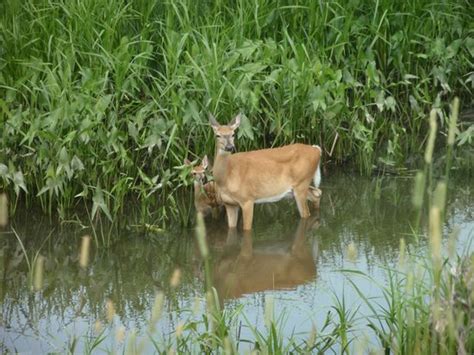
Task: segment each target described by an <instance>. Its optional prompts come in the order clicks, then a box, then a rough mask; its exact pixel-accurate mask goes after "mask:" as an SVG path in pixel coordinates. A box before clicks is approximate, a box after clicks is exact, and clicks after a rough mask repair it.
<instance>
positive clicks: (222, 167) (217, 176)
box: [213, 149, 231, 185]
mask: <svg viewBox="0 0 474 355" xmlns="http://www.w3.org/2000/svg"><path fill="white" fill-rule="evenodd" d="M230 156H231V153H230V152H225V151H222V150H220V149H218V150H217V152H216V157H215V159H214V168H213V174H214V181H215V182H216V184H217V185H222V184H223V183H224V181H225V178H226V174H227V167H228V165H229V157H230Z"/></svg>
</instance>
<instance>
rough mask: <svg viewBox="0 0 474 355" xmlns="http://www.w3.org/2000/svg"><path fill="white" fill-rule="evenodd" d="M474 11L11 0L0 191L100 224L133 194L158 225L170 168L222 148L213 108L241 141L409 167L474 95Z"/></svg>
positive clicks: (2, 24) (437, 5) (166, 206)
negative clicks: (83, 213) (237, 125)
mask: <svg viewBox="0 0 474 355" xmlns="http://www.w3.org/2000/svg"><path fill="white" fill-rule="evenodd" d="M473 12H474V9H473V6H472V4H471V2H469V1H467V0H461V1H443V2H432V1H428V0H420V1H416V2H403V1H389V0H361V1H349V2H344V3H343V2H338V1H325V2H317V1H313V2H305V1H287V0H273V1H263V0H258V1H253V0H238V1H234V2H230V3H229V2H224V1H216V2H199V3H196V2H193V1H190V0H178V1H141V0H133V1H125V0H114V1H104V0H99V1H90V0H87V1H65V0H59V1H54V2H51V1H48V0H27V1H23V2H19V1H16V0H5V1H3V2H1V3H0V37H1V40H0V43H1V45H0V51H1V53H2V55H1V56H0V69H1V71H0V72H1V74H0V112H1V114H0V115H1V122H2V130H1V133H0V189H5V190H6V191H7V192H8V193H9V195H10V196H9V197H10V201H12V204H11V208H12V209H15V207H16V201H17V197H18V196H23V197H26V200H27V202H28V203H31V202H36V201H38V202H39V204H40V205H41V206H42V208H43V209H44V210H45V211H47V212H48V213H53V212H54V211H58V212H59V214H60V217H66V216H69V215H71V214H72V213H73V212H72V210H73V209H74V208H75V207H76V206H78V205H84V204H85V205H87V207H88V209H89V210H90V211H92V213H91V219H92V220H96V218H97V216H98V215H101V216H103V217H104V218H105V219H112V216H116V215H117V214H119V213H121V212H123V211H124V209H125V208H126V206H127V205H129V204H126V203H125V202H126V201H129V200H130V199H131V200H132V202H136V203H137V204H138V205H139V208H140V210H141V211H142V212H143V215H144V216H148V218H150V217H149V216H152V217H151V218H152V219H153V220H155V221H156V222H157V223H160V224H163V223H165V222H166V221H169V219H170V218H172V217H178V218H179V216H180V213H179V212H180V209H183V206H180V203H179V201H178V198H177V191H178V190H179V189H180V187H181V186H182V185H183V184H184V181H183V175H182V174H181V171H180V169H175V167H178V166H180V165H181V161H182V159H183V158H184V157H185V156H187V155H189V154H190V152H195V153H198V154H199V155H203V154H204V153H207V154H211V153H212V151H213V148H212V145H213V140H212V134H211V132H210V130H209V127H208V126H207V119H206V117H207V113H208V112H213V113H215V114H217V115H218V117H219V118H222V119H226V118H227V117H231V115H234V114H235V113H236V112H238V111H242V112H244V113H245V116H244V119H243V122H242V129H241V130H240V131H239V146H240V148H239V149H240V150H248V149H253V148H261V147H270V146H277V145H281V144H286V143H290V142H294V141H300V142H311V143H318V144H321V145H322V146H323V147H325V150H326V151H327V152H328V153H331V156H330V157H329V158H328V159H327V160H326V161H328V162H332V163H344V162H354V163H355V164H356V165H357V167H358V170H359V171H361V172H364V173H369V172H370V171H371V170H372V169H373V168H374V166H375V167H380V168H383V169H396V168H398V167H402V166H403V165H404V164H405V162H406V161H407V160H408V159H409V158H410V157H411V156H414V155H416V154H418V153H420V152H421V146H422V142H423V141H424V140H425V138H426V132H427V127H428V126H427V124H426V120H425V119H424V117H425V114H426V112H427V111H428V109H430V108H431V107H434V109H435V110H436V112H437V113H438V115H439V117H440V122H439V123H440V126H441V127H442V129H443V130H446V129H447V127H448V125H447V121H448V116H447V114H446V113H445V112H446V109H447V106H446V105H444V104H443V102H445V101H446V100H449V99H450V98H451V97H453V96H454V95H458V96H459V97H460V98H461V100H462V102H465V103H466V105H471V104H472V97H473V92H472V55H473V45H474V42H473V39H472V29H470V28H471V27H470V25H471V24H472V22H473V16H472V13H473ZM450 142H451V145H453V144H460V142H459V141H456V140H455V141H454V142H453V141H452V139H451V140H450ZM450 159H451V158H450ZM186 215H189V214H188V213H186ZM180 220H182V222H183V223H186V222H188V220H189V218H180ZM146 222H147V223H149V222H150V221H149V220H148V221H146Z"/></svg>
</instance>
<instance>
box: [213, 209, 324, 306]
mask: <svg viewBox="0 0 474 355" xmlns="http://www.w3.org/2000/svg"><path fill="white" fill-rule="evenodd" d="M316 226H319V222H318V219H317V218H316V217H311V218H304V219H301V220H300V221H299V223H298V226H297V228H296V232H295V235H294V237H293V238H292V240H283V241H275V240H268V241H264V242H259V243H254V241H253V238H252V234H251V232H243V236H242V239H241V241H240V248H239V246H238V242H239V236H238V232H237V230H236V228H231V229H229V231H228V236H227V242H226V246H225V247H224V249H223V252H222V254H221V256H220V257H219V258H218V259H217V260H216V261H215V265H214V275H213V276H214V286H215V288H216V289H217V291H218V294H219V297H220V298H221V300H223V299H229V298H237V297H240V296H242V295H243V294H246V293H251V292H258V291H263V290H272V289H286V288H293V287H296V286H298V285H300V284H303V283H305V282H308V281H311V280H313V279H314V278H315V276H316V264H315V262H316V260H317V257H318V242H317V239H315V240H313V241H312V245H310V244H309V243H307V242H306V238H305V236H306V234H307V232H309V231H310V230H311V229H313V228H314V227H316Z"/></svg>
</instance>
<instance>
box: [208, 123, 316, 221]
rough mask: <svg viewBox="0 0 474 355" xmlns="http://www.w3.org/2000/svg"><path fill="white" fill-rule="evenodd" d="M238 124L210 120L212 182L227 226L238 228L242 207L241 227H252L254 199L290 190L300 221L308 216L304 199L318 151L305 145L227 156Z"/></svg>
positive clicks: (311, 178)
mask: <svg viewBox="0 0 474 355" xmlns="http://www.w3.org/2000/svg"><path fill="white" fill-rule="evenodd" d="M239 124H240V116H237V117H236V118H235V119H234V120H233V121H232V122H231V123H230V124H229V125H227V126H221V125H219V124H218V123H217V122H216V121H215V119H213V118H211V125H212V127H213V129H214V133H215V134H216V137H217V142H216V158H215V162H214V171H213V172H214V180H215V182H216V185H217V189H218V192H219V197H220V199H221V200H222V202H223V203H224V204H225V207H226V212H227V219H228V225H229V227H231V228H233V227H236V225H237V218H238V208H239V207H241V208H242V213H243V228H244V230H249V229H251V228H252V220H253V208H254V204H255V202H256V201H257V200H260V199H265V198H271V197H275V196H277V195H281V194H283V193H285V192H287V191H288V190H292V191H293V193H294V196H295V200H296V203H297V206H298V210H299V212H300V216H301V217H302V218H307V217H309V216H310V212H309V209H308V205H307V201H306V198H307V196H308V194H309V192H308V191H309V188H310V184H311V181H312V180H313V177H314V175H315V173H316V169H317V168H318V166H319V161H320V157H321V149H319V148H318V147H314V146H310V145H306V144H291V145H287V146H283V147H280V148H272V149H261V150H255V151H250V152H242V153H236V154H230V152H229V151H228V150H230V149H231V148H232V149H233V148H234V147H233V135H234V131H235V129H237V127H238V126H239Z"/></svg>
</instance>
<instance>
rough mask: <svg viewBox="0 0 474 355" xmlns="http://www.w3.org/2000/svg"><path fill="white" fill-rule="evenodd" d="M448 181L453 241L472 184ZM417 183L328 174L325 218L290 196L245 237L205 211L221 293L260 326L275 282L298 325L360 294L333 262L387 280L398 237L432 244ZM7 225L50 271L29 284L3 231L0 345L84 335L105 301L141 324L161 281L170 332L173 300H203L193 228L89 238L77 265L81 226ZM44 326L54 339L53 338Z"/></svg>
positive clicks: (465, 226) (467, 225)
mask: <svg viewBox="0 0 474 355" xmlns="http://www.w3.org/2000/svg"><path fill="white" fill-rule="evenodd" d="M452 182H453V184H454V185H453V186H452V188H451V189H450V190H449V191H448V205H447V208H446V221H447V222H446V224H445V228H446V229H447V230H451V229H452V228H453V226H459V228H460V230H461V232H460V236H459V240H460V245H466V244H467V241H469V240H472V236H473V228H474V222H473V220H474V218H473V215H474V204H473V195H472V187H471V185H470V184H471V182H470V181H464V182H463V181H456V180H454V179H453V180H452ZM412 186H413V184H412V181H411V180H409V179H399V178H383V179H372V180H371V179H364V178H360V177H353V176H331V178H328V179H325V184H324V186H323V188H324V195H323V197H322V201H321V212H320V213H321V214H320V225H319V223H318V222H317V221H315V220H309V219H308V220H300V218H299V215H298V213H297V210H296V208H294V202H293V201H281V202H279V203H275V204H264V205H259V206H257V207H256V210H255V220H254V222H255V223H254V229H253V232H252V233H253V234H252V235H242V234H241V233H240V232H237V233H236V232H235V230H234V231H229V230H228V228H227V225H226V223H225V221H224V220H221V221H219V222H218V223H216V222H215V221H213V220H208V221H207V230H208V232H207V237H208V243H209V247H210V250H211V253H212V259H213V262H214V268H213V274H214V282H215V286H216V288H217V289H218V290H219V293H220V294H221V298H227V299H228V300H229V301H228V302H226V303H225V305H226V307H228V306H230V307H232V306H233V305H235V304H236V303H239V304H244V305H245V312H246V315H247V316H248V318H249V319H251V320H255V323H254V324H259V323H258V322H259V321H258V319H262V313H263V306H262V305H263V303H262V302H263V301H262V297H260V295H261V294H262V293H263V292H266V293H268V292H271V293H272V294H273V295H275V296H276V297H275V299H277V304H278V305H281V308H282V309H285V308H288V309H287V311H289V312H290V315H289V317H288V320H287V325H288V328H291V329H289V332H291V331H292V329H293V328H294V327H296V326H298V329H299V330H301V331H303V330H304V327H302V326H301V324H303V323H304V322H305V321H308V318H309V317H313V315H314V314H315V312H316V311H315V309H316V308H318V309H319V310H320V311H321V313H323V314H326V313H327V310H328V309H329V308H330V306H331V305H332V303H333V296H334V294H332V293H331V292H335V295H336V296H338V297H341V295H342V293H344V294H345V295H346V296H347V297H349V298H350V297H352V298H354V299H355V298H356V296H357V295H355V294H354V295H351V294H350V293H349V292H350V288H349V287H346V288H345V290H342V288H343V287H342V286H341V285H342V283H343V282H344V280H343V278H342V277H341V274H340V273H338V272H334V271H335V270H336V269H339V268H341V267H350V268H352V267H355V268H357V269H358V270H360V271H361V272H364V273H368V274H370V275H371V276H372V277H373V278H374V279H376V280H378V281H380V282H381V283H383V282H384V272H383V267H384V266H385V265H386V264H387V263H392V264H393V263H394V262H397V260H398V254H399V253H398V248H399V240H400V238H401V237H404V238H405V239H406V242H407V245H409V247H410V251H411V252H412V253H415V254H417V255H422V254H423V253H427V252H428V249H427V246H426V243H425V241H426V238H425V237H424V236H420V237H419V238H418V241H419V242H415V240H416V238H414V237H413V232H412V226H413V225H414V222H415V217H416V214H415V213H414V211H413V209H412V207H411V190H412ZM11 226H12V227H14V228H15V230H16V231H17V232H18V235H19V236H20V237H21V238H22V240H23V244H24V246H25V250H26V253H27V255H28V258H29V260H30V262H32V261H33V259H34V258H35V255H37V254H41V255H43V256H44V257H45V262H44V271H45V272H44V282H43V288H42V290H41V291H39V292H34V291H33V290H32V286H33V284H32V276H33V273H32V272H30V271H29V268H28V263H27V262H26V256H25V255H24V253H23V251H22V248H21V246H20V245H19V243H18V241H17V240H16V238H15V236H14V235H13V234H12V233H11V232H9V231H8V230H4V231H0V304H1V306H2V309H1V315H0V353H2V352H6V351H7V350H9V351H11V352H16V351H19V352H21V351H30V350H32V349H36V350H39V352H48V351H58V352H61V350H62V348H61V347H60V346H63V347H64V346H66V344H67V342H68V341H71V334H77V333H79V334H82V335H83V334H87V335H90V334H91V333H92V332H93V328H94V324H95V322H96V321H97V320H100V321H101V322H102V323H103V324H104V325H105V324H107V319H106V315H105V308H106V303H107V300H109V299H110V300H111V301H112V302H113V304H114V307H115V309H116V312H117V315H116V317H115V322H116V323H117V324H120V325H124V326H125V327H126V329H127V330H131V329H137V330H138V331H146V329H147V321H148V319H149V318H150V314H151V308H152V307H153V302H154V299H155V295H156V292H157V291H162V292H163V293H164V294H165V295H166V302H165V305H164V316H163V317H162V319H161V321H160V323H159V331H160V332H163V333H166V334H171V333H172V330H173V329H175V327H176V324H177V323H178V322H179V321H181V320H182V313H180V310H183V309H188V310H190V309H192V308H193V305H194V303H195V298H196V297H198V298H199V299H201V300H202V299H205V296H204V295H203V290H204V285H203V277H202V272H201V271H200V267H201V262H202V261H201V260H200V257H199V253H198V251H197V246H196V243H195V235H194V231H193V230H179V231H177V232H175V233H171V232H170V233H166V234H153V233H151V234H143V233H140V232H130V231H128V230H124V231H123V235H121V236H119V238H117V240H118V242H116V243H115V245H113V246H112V247H111V248H109V249H97V248H96V247H95V244H94V243H93V244H92V246H93V247H92V253H91V255H90V262H89V266H88V268H87V269H86V270H83V269H82V268H81V267H80V266H79V246H80V237H82V236H83V235H84V234H85V233H84V232H83V231H77V230H76V229H74V228H70V229H68V228H65V227H62V226H58V225H51V224H49V223H47V222H45V220H44V219H39V218H37V216H36V215H35V214H31V213H26V216H25V218H24V219H21V218H18V216H17V218H16V219H14V220H12V221H11ZM316 227H318V229H317V231H315V229H316ZM446 235H447V233H446ZM285 236H286V238H285ZM350 242H353V243H354V244H355V245H356V247H357V249H358V251H359V254H358V260H357V262H356V263H352V264H346V261H345V260H344V255H345V250H346V248H347V245H348V244H349V243H350ZM463 243H464V244H463ZM471 247H472V244H471ZM32 264H33V263H32ZM33 265H34V264H33ZM176 269H180V270H181V275H182V278H181V283H180V285H179V286H178V287H176V288H175V289H173V288H171V287H170V285H169V282H170V279H171V277H172V274H173V272H174V270H176ZM316 270H317V272H318V276H317V279H316ZM369 286H370V285H369ZM369 286H368V287H367V290H369ZM360 287H362V286H360ZM264 290H265V291H264ZM328 290H330V291H329V292H327V291H328ZM364 290H365V289H364ZM261 291H262V292H261ZM368 292H369V291H368ZM222 295H224V296H222ZM279 297H280V298H279ZM231 299H232V301H231ZM298 310H300V312H298ZM183 313H184V312H183ZM187 314H189V312H188V313H187ZM315 319H316V321H317V320H318V319H317V317H316V318H315ZM316 323H317V322H316ZM311 324H312V323H311V322H309V325H308V330H310V329H311ZM51 334H52V335H54V338H55V341H54V344H59V345H53V343H52V342H51V341H50V335H51ZM112 339H113V337H112ZM58 346H59V347H58Z"/></svg>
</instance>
